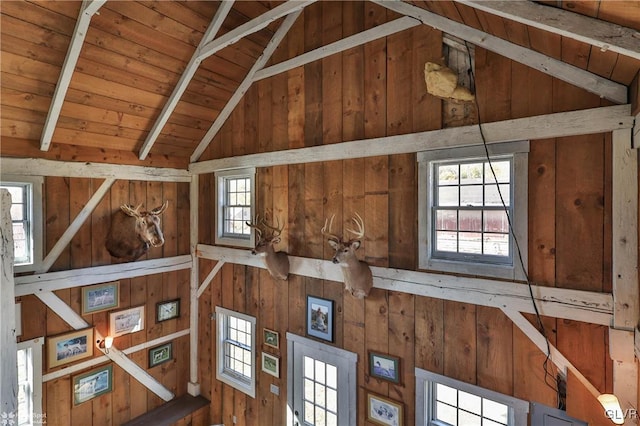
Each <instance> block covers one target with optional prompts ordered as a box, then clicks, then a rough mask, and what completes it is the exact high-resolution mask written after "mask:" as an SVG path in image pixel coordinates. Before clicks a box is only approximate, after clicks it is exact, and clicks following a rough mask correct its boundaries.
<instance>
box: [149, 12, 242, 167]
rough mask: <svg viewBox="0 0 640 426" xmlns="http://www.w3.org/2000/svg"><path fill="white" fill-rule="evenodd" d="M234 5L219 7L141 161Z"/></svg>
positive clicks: (163, 112)
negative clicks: (201, 51) (201, 49)
mask: <svg viewBox="0 0 640 426" xmlns="http://www.w3.org/2000/svg"><path fill="white" fill-rule="evenodd" d="M233 3H234V0H228V1H223V2H220V4H219V6H218V10H216V14H215V16H214V17H213V19H212V20H211V23H210V24H209V27H208V28H207V30H206V31H205V33H204V35H203V36H202V39H201V40H200V43H199V44H198V49H197V50H196V51H195V52H194V54H193V56H192V57H191V60H190V61H189V63H188V64H187V67H186V68H185V70H184V72H183V73H182V75H181V76H180V80H179V81H178V84H177V85H176V87H174V89H173V93H171V96H169V100H168V101H167V103H166V104H164V107H163V108H162V111H161V112H160V116H158V119H157V120H156V122H155V123H154V124H153V127H152V128H151V131H150V132H149V135H147V139H146V140H145V141H144V144H143V145H142V148H140V154H139V158H140V159H141V160H144V159H145V158H147V155H148V154H149V151H151V148H152V147H153V144H154V143H155V142H156V140H157V139H158V136H159V135H160V132H161V131H162V128H163V127H164V126H165V124H167V121H168V120H169V117H170V116H171V113H172V112H173V110H174V109H175V108H176V105H178V101H179V100H180V98H181V97H182V95H183V94H184V91H185V90H187V86H189V82H191V79H192V78H193V76H194V74H195V73H196V71H197V70H198V67H199V66H200V62H202V59H200V56H199V49H200V48H202V47H203V46H204V45H205V44H207V43H209V42H210V41H211V40H212V39H213V38H214V37H215V36H216V34H217V33H218V31H219V30H220V27H222V23H223V22H224V20H225V18H226V17H227V15H228V14H229V12H230V11H231V8H232V7H233Z"/></svg>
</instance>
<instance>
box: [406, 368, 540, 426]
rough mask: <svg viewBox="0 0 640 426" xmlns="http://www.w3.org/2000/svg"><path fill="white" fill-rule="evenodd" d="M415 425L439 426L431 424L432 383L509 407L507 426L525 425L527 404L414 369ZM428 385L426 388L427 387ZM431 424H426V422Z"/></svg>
mask: <svg viewBox="0 0 640 426" xmlns="http://www.w3.org/2000/svg"><path fill="white" fill-rule="evenodd" d="M415 375H416V424H417V425H432V424H433V425H439V424H441V423H440V422H438V421H434V422H431V418H432V415H431V410H432V407H433V404H432V399H433V395H432V394H431V389H432V387H433V386H432V385H433V383H440V384H443V385H446V386H449V387H452V388H456V389H458V390H461V391H464V392H468V393H471V394H474V395H477V396H480V397H482V398H486V399H491V400H493V401H496V402H499V403H502V404H504V405H507V406H509V408H510V410H509V425H513V426H518V425H526V424H527V414H528V413H529V402H528V401H523V400H521V399H518V398H515V397H513V396H509V395H504V394H502V393H499V392H495V391H492V390H489V389H485V388H482V387H480V386H476V385H472V384H469V383H466V382H461V381H460V380H456V379H452V378H450V377H446V376H442V375H440V374H436V373H432V372H430V371H427V370H423V369H421V368H416V370H415ZM427 385H428V386H427ZM428 421H429V422H431V423H427V422H428Z"/></svg>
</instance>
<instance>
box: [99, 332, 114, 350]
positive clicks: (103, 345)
mask: <svg viewBox="0 0 640 426" xmlns="http://www.w3.org/2000/svg"><path fill="white" fill-rule="evenodd" d="M96 343H98V347H99V348H100V349H103V350H104V352H105V353H107V354H108V353H109V348H110V347H111V346H112V345H113V337H111V336H107V337H105V338H104V339H102V340H98V341H97V342H96Z"/></svg>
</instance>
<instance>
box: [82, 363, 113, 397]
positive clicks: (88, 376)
mask: <svg viewBox="0 0 640 426" xmlns="http://www.w3.org/2000/svg"><path fill="white" fill-rule="evenodd" d="M72 380H73V387H72V392H73V405H80V404H82V403H83V402H87V401H89V400H91V399H93V398H95V397H97V396H100V395H104V394H105V393H109V392H111V391H112V390H113V364H108V365H105V366H102V367H99V368H96V369H95V370H91V371H89V372H87V373H83V374H78V375H75V376H73V379H72Z"/></svg>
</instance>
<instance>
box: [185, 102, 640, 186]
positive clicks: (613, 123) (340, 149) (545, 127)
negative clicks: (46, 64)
mask: <svg viewBox="0 0 640 426" xmlns="http://www.w3.org/2000/svg"><path fill="white" fill-rule="evenodd" d="M630 111H631V107H630V105H617V106H610V107H601V108H592V109H586V110H581V111H569V112H561V113H555V114H546V115H538V116H535V117H527V118H518V119H513V120H505V121H497V122H492V123H486V124H483V125H482V131H483V133H484V136H485V138H486V141H487V143H489V144H491V143H501V142H510V141H516V140H536V139H547V138H558V137H565V136H574V135H586V134H592V133H605V132H611V131H613V130H617V129H629V128H631V127H632V126H633V124H634V123H633V122H634V119H633V117H631V116H630V115H629V114H630ZM481 144H482V136H481V134H480V130H479V127H478V126H477V125H472V126H462V127H452V128H447V129H440V130H432V131H428V132H421V133H412V134H407V135H398V136H387V137H381V138H374V139H364V140H358V141H351V142H342V143H335V144H328V145H319V146H313V147H307V148H298V149H288V150H282V151H275V152H266V153H260V154H249V155H243V156H237V157H228V158H221V159H216V160H207V161H201V162H197V163H191V164H190V165H189V171H190V172H191V173H193V174H203V173H212V172H215V171H217V170H226V169H236V168H243V167H249V166H251V167H269V166H277V165H284V164H299V163H311V162H317V161H332V160H344V159H349V158H363V157H373V156H378V155H393V154H405V153H413V152H420V151H427V150H432V149H442V148H453V147H461V146H472V145H481Z"/></svg>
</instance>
